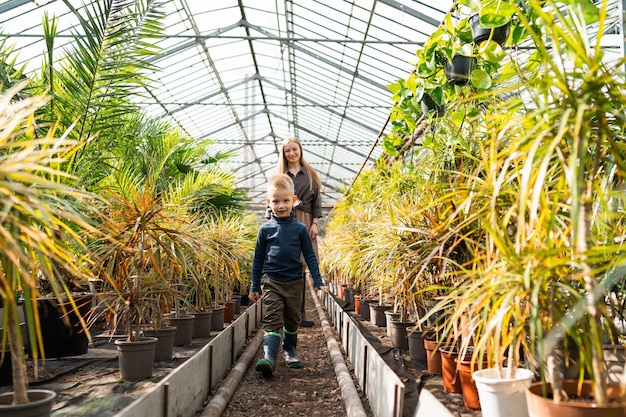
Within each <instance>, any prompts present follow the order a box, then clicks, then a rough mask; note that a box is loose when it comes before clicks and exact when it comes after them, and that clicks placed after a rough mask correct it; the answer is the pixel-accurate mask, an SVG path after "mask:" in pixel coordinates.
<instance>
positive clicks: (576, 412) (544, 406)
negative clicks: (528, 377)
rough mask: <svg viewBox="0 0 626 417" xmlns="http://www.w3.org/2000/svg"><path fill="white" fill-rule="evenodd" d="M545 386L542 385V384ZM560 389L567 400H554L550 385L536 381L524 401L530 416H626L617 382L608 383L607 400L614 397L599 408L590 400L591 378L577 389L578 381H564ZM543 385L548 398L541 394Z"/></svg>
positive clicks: (625, 408) (591, 393)
mask: <svg viewBox="0 0 626 417" xmlns="http://www.w3.org/2000/svg"><path fill="white" fill-rule="evenodd" d="M544 385H545V387H544ZM562 385H563V389H564V390H565V392H566V393H567V395H568V397H569V398H570V400H569V401H561V402H559V403H555V402H554V401H553V400H552V387H551V385H550V384H549V383H544V382H535V383H533V384H531V386H530V387H529V388H528V390H526V404H527V405H528V415H529V417H549V416H562V417H565V416H567V417H607V416H611V417H626V405H624V403H623V402H622V400H621V397H620V387H619V385H615V384H610V385H608V386H607V396H608V398H609V400H614V401H611V402H610V403H609V405H608V406H606V407H598V405H597V404H596V403H595V401H593V389H592V386H591V382H590V381H583V384H582V386H581V390H580V392H579V391H578V381H574V380H565V381H563V383H562ZM544 388H545V390H546V393H547V397H544V396H543V392H544Z"/></svg>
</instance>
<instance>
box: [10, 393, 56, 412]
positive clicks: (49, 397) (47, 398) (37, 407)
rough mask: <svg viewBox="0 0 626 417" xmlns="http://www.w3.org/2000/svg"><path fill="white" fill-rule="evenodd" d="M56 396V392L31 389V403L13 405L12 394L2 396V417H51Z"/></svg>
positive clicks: (29, 396)
mask: <svg viewBox="0 0 626 417" xmlns="http://www.w3.org/2000/svg"><path fill="white" fill-rule="evenodd" d="M56 396H57V394H56V393H55V392H54V391H50V390H44V389H29V390H28V399H29V400H30V402H29V403H26V404H19V405H12V402H13V393H12V392H7V393H4V394H0V417H49V416H50V415H51V414H52V403H54V399H55V398H56Z"/></svg>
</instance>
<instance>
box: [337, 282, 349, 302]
mask: <svg viewBox="0 0 626 417" xmlns="http://www.w3.org/2000/svg"><path fill="white" fill-rule="evenodd" d="M347 286H348V284H339V286H338V287H337V290H338V291H337V292H338V293H339V294H337V296H338V297H339V298H341V299H342V300H345V297H344V296H345V292H344V290H345V289H346V287H347Z"/></svg>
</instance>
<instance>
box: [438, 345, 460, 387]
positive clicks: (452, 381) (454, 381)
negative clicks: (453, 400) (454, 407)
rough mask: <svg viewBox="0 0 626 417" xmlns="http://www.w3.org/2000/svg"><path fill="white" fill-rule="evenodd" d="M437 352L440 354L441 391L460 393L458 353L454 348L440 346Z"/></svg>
mask: <svg viewBox="0 0 626 417" xmlns="http://www.w3.org/2000/svg"><path fill="white" fill-rule="evenodd" d="M439 352H441V377H442V379H443V389H444V390H445V391H447V392H454V393H456V394H459V393H461V392H462V390H461V379H460V378H459V372H458V370H457V359H458V357H459V352H458V350H457V348H456V346H442V347H440V348H439Z"/></svg>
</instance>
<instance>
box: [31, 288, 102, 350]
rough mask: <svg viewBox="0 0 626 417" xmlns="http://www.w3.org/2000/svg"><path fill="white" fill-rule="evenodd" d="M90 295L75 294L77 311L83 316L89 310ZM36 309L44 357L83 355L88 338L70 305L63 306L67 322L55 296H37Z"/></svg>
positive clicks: (86, 348) (87, 346) (87, 345)
mask: <svg viewBox="0 0 626 417" xmlns="http://www.w3.org/2000/svg"><path fill="white" fill-rule="evenodd" d="M92 298H93V296H92V295H81V296H75V297H74V301H75V302H76V305H77V306H78V311H79V312H80V314H81V315H82V316H83V318H85V316H87V314H88V313H89V311H90V310H91V300H92ZM37 309H38V311H39V320H40V322H41V337H42V339H43V348H44V354H45V357H46V358H61V357H64V356H76V355H84V354H86V353H87V351H88V349H89V339H88V338H87V334H86V333H85V330H84V329H83V328H82V325H81V324H80V320H79V318H78V316H77V315H76V313H75V312H74V311H73V310H72V307H71V306H70V305H67V306H65V309H66V310H67V311H68V313H67V322H66V321H65V319H64V317H63V310H62V309H61V307H60V306H59V303H58V301H57V299H56V298H38V299H37Z"/></svg>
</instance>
